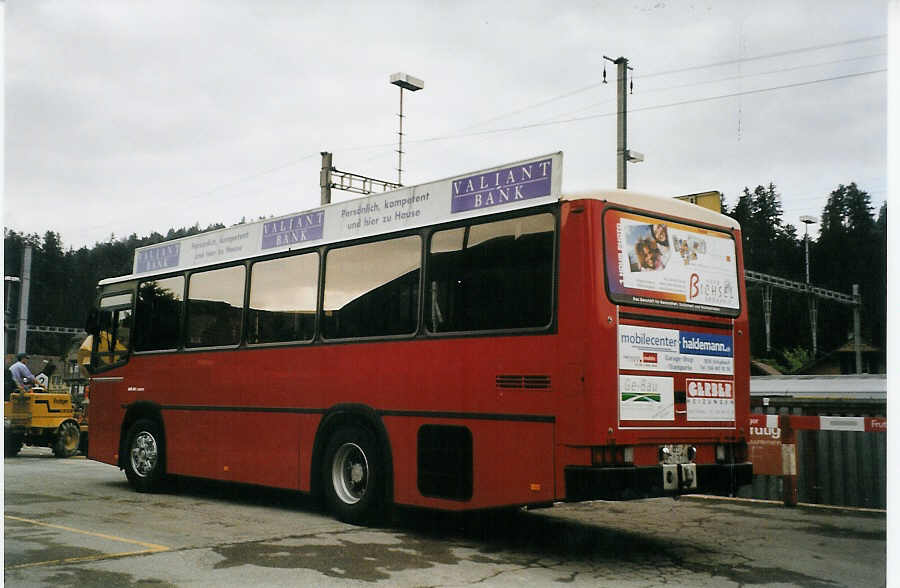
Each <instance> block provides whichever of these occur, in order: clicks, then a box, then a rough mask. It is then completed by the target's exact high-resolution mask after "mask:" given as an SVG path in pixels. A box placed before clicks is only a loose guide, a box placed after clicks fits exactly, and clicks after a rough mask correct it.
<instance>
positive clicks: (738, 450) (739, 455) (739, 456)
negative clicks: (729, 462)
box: [734, 441, 749, 463]
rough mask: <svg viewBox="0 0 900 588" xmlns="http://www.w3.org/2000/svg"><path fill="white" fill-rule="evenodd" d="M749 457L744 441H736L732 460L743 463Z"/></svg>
mask: <svg viewBox="0 0 900 588" xmlns="http://www.w3.org/2000/svg"><path fill="white" fill-rule="evenodd" d="M748 457H749V451H748V449H747V442H746V441H738V442H737V443H735V444H734V461H735V462H737V463H743V462H745V461H747V458H748Z"/></svg>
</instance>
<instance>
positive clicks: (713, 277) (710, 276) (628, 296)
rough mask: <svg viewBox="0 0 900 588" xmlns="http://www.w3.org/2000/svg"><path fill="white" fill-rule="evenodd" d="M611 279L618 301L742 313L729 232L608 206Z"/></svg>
mask: <svg viewBox="0 0 900 588" xmlns="http://www.w3.org/2000/svg"><path fill="white" fill-rule="evenodd" d="M604 238H605V242H604V246H605V260H606V278H607V287H608V290H609V295H610V298H611V299H612V300H613V302H616V303H624V304H637V305H642V306H653V307H658V308H665V309H668V310H687V311H691V312H704V313H709V314H717V315H727V316H737V314H738V313H739V311H740V296H739V292H738V275H737V257H736V250H735V244H734V239H733V238H732V236H731V235H730V234H728V233H724V232H720V231H713V230H709V229H704V228H701V227H695V226H691V225H685V224H681V223H677V222H674V221H669V220H664V219H659V218H653V217H649V216H643V215H639V214H634V213H630V212H625V211H621V210H609V211H607V213H606V215H605V217H604Z"/></svg>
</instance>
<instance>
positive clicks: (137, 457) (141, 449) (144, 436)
mask: <svg viewBox="0 0 900 588" xmlns="http://www.w3.org/2000/svg"><path fill="white" fill-rule="evenodd" d="M158 456H159V450H158V449H157V447H156V439H154V438H153V435H151V434H150V433H148V432H147V431H141V432H140V433H138V434H137V436H136V437H135V438H134V442H133V443H132V444H131V469H133V470H134V472H135V473H136V474H137V475H139V476H140V477H142V478H145V477H147V476H149V475H150V473H151V472H152V471H153V468H155V467H156V460H157V458H158Z"/></svg>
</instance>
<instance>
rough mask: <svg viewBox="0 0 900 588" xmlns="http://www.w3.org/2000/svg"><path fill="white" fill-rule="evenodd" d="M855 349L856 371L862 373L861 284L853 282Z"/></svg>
mask: <svg viewBox="0 0 900 588" xmlns="http://www.w3.org/2000/svg"><path fill="white" fill-rule="evenodd" d="M853 300H854V302H855V304H854V305H853V351H854V353H855V355H856V373H857V374H861V373H862V351H861V349H862V345H861V342H860V340H859V337H860V334H859V306H860V304H859V303H860V300H859V284H853Z"/></svg>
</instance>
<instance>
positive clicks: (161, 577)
mask: <svg viewBox="0 0 900 588" xmlns="http://www.w3.org/2000/svg"><path fill="white" fill-rule="evenodd" d="M885 535H886V522H885V514H884V513H883V512H877V511H871V512H870V511H853V510H842V509H824V508H802V507H801V508H786V507H783V506H780V505H778V504H770V503H760V502H750V501H732V500H711V499H693V498H684V499H681V500H678V501H675V500H672V499H653V500H642V501H632V502H615V503H613V502H601V501H596V502H585V503H577V504H561V505H557V506H555V507H553V508H549V509H541V510H533V511H513V512H503V513H470V514H465V515H461V514H451V513H435V512H430V511H422V510H414V509H396V510H395V512H394V513H393V516H392V517H391V520H390V522H389V523H388V524H386V525H384V526H381V527H378V528H364V527H355V526H352V525H346V524H344V523H341V522H338V521H336V520H334V519H333V518H331V517H330V516H329V515H328V514H326V513H324V512H323V511H321V510H320V508H319V507H318V505H317V504H316V503H315V502H314V501H313V500H312V499H310V498H309V497H307V496H304V495H302V494H298V493H295V492H287V491H281V490H272V489H264V488H257V487H250V486H242V485H234V484H221V483H215V482H207V481H199V480H185V479H179V480H176V481H175V482H173V483H172V484H171V485H170V488H169V489H168V490H167V491H166V492H163V493H160V494H139V493H137V492H134V491H133V490H131V488H130V487H129V486H128V484H127V482H126V480H125V476H124V474H123V473H122V472H120V471H119V470H118V469H117V468H115V467H112V466H109V465H105V464H100V463H96V462H93V461H90V460H86V459H84V458H77V457H76V458H70V459H56V458H54V457H53V456H52V454H51V453H50V451H49V450H46V449H37V448H25V449H23V451H22V453H21V454H20V455H19V456H18V457H15V458H7V459H5V461H4V531H3V537H4V546H3V556H4V580H5V583H6V585H7V586H17V587H19V586H22V587H27V586H78V587H79V588H84V587H91V586H98V587H103V588H109V587H111V586H150V585H153V586H248V585H253V586H257V587H259V586H347V585H351V586H352V585H359V586H372V585H390V586H435V587H436V586H466V585H470V584H478V585H484V586H516V587H520V586H522V585H541V586H543V585H556V584H574V585H580V586H617V587H618V586H626V587H630V586H634V587H638V586H640V587H653V586H663V585H665V586H700V587H702V586H716V587H719V586H811V587H822V588H825V587H828V588H833V587H835V586H882V585H885V582H886V572H885V566H886V538H885Z"/></svg>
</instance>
